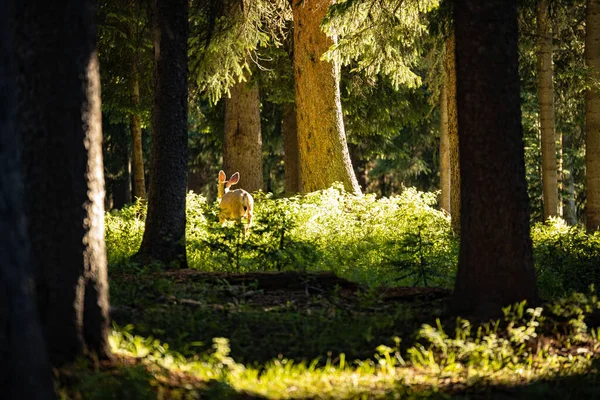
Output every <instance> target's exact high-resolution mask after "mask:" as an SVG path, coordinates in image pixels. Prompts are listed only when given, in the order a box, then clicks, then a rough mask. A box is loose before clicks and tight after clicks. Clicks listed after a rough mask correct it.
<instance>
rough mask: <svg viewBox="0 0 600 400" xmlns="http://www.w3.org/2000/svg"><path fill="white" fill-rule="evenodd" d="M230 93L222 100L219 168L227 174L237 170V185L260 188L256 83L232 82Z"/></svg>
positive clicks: (252, 188) (255, 189)
mask: <svg viewBox="0 0 600 400" xmlns="http://www.w3.org/2000/svg"><path fill="white" fill-rule="evenodd" d="M230 94H231V97H230V98H228V99H226V100H225V128H224V132H225V137H224V140H223V169H224V170H225V173H226V174H227V177H228V178H229V176H231V175H232V174H233V173H235V172H239V173H240V182H239V184H238V187H240V188H243V189H245V190H247V191H248V192H254V191H257V190H264V189H265V188H264V178H263V163H262V136H261V127H260V94H259V88H258V84H256V83H252V84H250V85H248V84H247V83H245V82H239V83H236V84H235V85H233V87H232V88H231V89H230Z"/></svg>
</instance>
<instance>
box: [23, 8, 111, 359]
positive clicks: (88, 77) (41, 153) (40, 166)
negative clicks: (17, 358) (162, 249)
mask: <svg viewBox="0 0 600 400" xmlns="http://www.w3.org/2000/svg"><path fill="white" fill-rule="evenodd" d="M94 4H95V3H94V2H92V1H89V0H88V1H73V0H71V1H69V0H63V1H60V2H59V3H58V4H57V3H56V2H47V1H33V0H32V1H26V2H19V3H17V4H16V11H17V59H18V62H19V72H20V77H19V85H20V86H19V101H18V104H19V110H18V131H19V134H20V135H21V136H22V138H23V144H24V149H25V151H24V154H23V164H24V177H25V199H26V206H27V217H28V223H29V226H28V229H29V236H30V239H31V243H32V249H33V260H32V264H33V266H34V268H35V272H36V274H35V275H36V288H37V303H38V309H39V313H40V316H41V322H42V327H43V331H44V335H45V339H46V343H47V348H48V353H49V358H50V361H51V363H52V364H53V365H54V366H59V365H62V364H65V363H69V362H73V361H75V360H76V359H77V358H78V357H80V356H83V355H88V356H93V357H94V358H95V357H98V358H100V359H103V358H109V357H110V350H109V346H108V339H107V338H108V330H109V317H108V307H109V305H108V280H107V271H106V249H105V245H104V176H103V162H102V125H101V124H102V119H101V110H100V74H99V67H98V58H97V54H96V49H95V46H96V30H95V24H94V17H95V7H94ZM58 55H60V56H58ZM57 57H58V58H57ZM50 60H51V62H50Z"/></svg>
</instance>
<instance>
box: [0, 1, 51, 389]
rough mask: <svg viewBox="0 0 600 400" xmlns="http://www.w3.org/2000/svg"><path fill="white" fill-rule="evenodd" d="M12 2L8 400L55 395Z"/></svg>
mask: <svg viewBox="0 0 600 400" xmlns="http://www.w3.org/2000/svg"><path fill="white" fill-rule="evenodd" d="M9 3H10V2H9V1H7V0H0V171H2V173H0V359H1V360H2V361H1V362H0V365H2V366H3V367H0V388H2V398H5V399H7V400H21V399H53V398H55V395H54V387H53V383H52V373H51V370H50V364H49V363H48V358H47V355H46V348H45V345H44V340H43V337H42V330H41V327H40V323H39V316H38V313H37V310H36V307H35V300H34V298H35V293H34V291H33V289H34V288H33V285H31V278H32V276H33V269H32V268H31V259H30V257H31V247H30V244H29V241H28V238H27V224H26V219H25V210H24V200H25V199H24V193H23V180H22V175H21V147H20V146H19V144H20V143H19V142H18V140H17V135H16V91H17V87H16V82H17V73H16V68H15V65H14V64H13V60H14V56H13V40H14V35H13V28H14V24H13V15H12V9H10V5H9Z"/></svg>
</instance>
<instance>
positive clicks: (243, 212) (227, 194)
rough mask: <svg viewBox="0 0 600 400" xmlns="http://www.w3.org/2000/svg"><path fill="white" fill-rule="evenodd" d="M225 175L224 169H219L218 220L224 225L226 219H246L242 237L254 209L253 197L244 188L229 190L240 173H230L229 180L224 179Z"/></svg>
mask: <svg viewBox="0 0 600 400" xmlns="http://www.w3.org/2000/svg"><path fill="white" fill-rule="evenodd" d="M226 178H227V175H225V172H224V171H222V170H221V171H219V186H218V191H217V197H218V198H219V199H220V203H219V207H220V208H221V212H220V213H219V222H220V223H221V225H225V222H226V221H227V220H236V221H237V222H238V223H242V217H246V218H247V219H248V224H247V225H244V237H245V236H246V234H247V232H248V228H249V227H250V225H251V224H252V211H253V209H254V199H253V198H252V195H251V194H250V193H248V192H246V191H245V190H244V189H235V190H230V187H231V186H232V185H235V184H236V183H238V182H239V180H240V173H239V172H236V173H235V174H233V175H231V177H230V178H229V180H226Z"/></svg>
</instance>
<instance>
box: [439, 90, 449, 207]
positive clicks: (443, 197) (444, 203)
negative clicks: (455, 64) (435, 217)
mask: <svg viewBox="0 0 600 400" xmlns="http://www.w3.org/2000/svg"><path fill="white" fill-rule="evenodd" d="M440 191H441V193H440V208H441V209H442V210H444V211H446V212H448V213H450V211H451V208H450V141H449V138H448V92H447V90H446V78H444V82H443V83H442V89H441V92H440Z"/></svg>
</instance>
